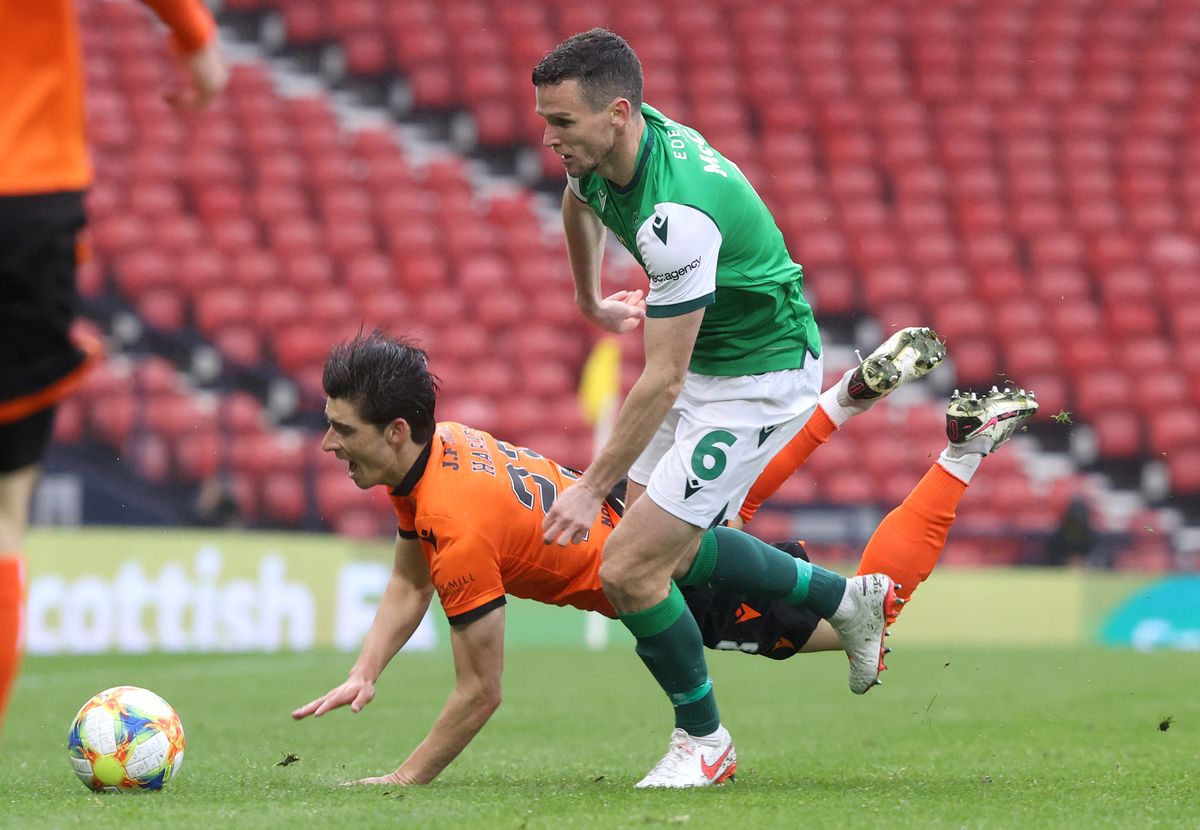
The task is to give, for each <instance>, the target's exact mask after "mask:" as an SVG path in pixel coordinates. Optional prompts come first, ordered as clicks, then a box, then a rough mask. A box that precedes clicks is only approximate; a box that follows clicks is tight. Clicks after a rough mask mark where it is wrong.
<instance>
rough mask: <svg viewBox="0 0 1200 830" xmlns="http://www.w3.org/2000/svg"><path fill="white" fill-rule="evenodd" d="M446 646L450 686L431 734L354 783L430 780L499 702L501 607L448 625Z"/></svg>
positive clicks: (402, 783) (406, 783)
mask: <svg viewBox="0 0 1200 830" xmlns="http://www.w3.org/2000/svg"><path fill="white" fill-rule="evenodd" d="M450 645H451V648H452V649H453V651H454V672H455V681H454V690H453V691H452V692H451V693H450V697H449V699H447V700H446V705H445V706H444V707H442V712H441V714H440V715H438V718H437V720H436V721H434V724H433V728H432V729H431V730H430V731H429V735H428V736H427V737H426V738H425V740H423V741H421V744H420V745H419V746H418V747H417V748H416V749H414V750H413V752H412V754H411V755H409V756H408V758H407V759H406V760H405V762H404V763H403V764H401V765H400V767H399V768H398V769H397V770H396V771H395V772H393V773H390V774H388V775H383V776H380V777H378V778H364V779H362V780H361V781H358V782H357V783H359V784H391V785H393V786H411V785H414V784H428V783H429V782H431V781H433V779H435V778H437V777H438V775H439V774H440V773H441V771H442V770H444V769H445V768H446V767H447V766H448V765H449V764H450V762H451V761H453V760H454V759H455V758H457V757H458V756H459V755H460V754H461V753H462V751H463V750H464V749H466V748H467V744H469V743H470V742H471V740H472V739H473V738H474V737H475V736H476V735H477V734H479V730H480V729H482V728H483V725H484V724H485V723H487V722H488V719H489V718H490V717H491V716H492V713H493V712H495V711H496V709H497V708H498V707H499V706H500V678H501V675H502V674H503V671H504V608H503V606H502V607H500V608H496V609H495V610H492V611H489V612H488V613H487V614H485V615H484V616H482V617H480V618H479V619H477V620H473V621H472V622H469V623H467V624H466V625H461V626H451V628H450Z"/></svg>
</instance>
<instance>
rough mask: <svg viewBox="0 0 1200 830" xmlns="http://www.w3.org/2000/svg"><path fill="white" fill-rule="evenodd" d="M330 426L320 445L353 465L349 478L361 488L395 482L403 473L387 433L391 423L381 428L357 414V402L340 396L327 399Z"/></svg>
mask: <svg viewBox="0 0 1200 830" xmlns="http://www.w3.org/2000/svg"><path fill="white" fill-rule="evenodd" d="M325 417H326V418H327V419H328V420H329V429H327V430H325V437H324V439H322V441H321V449H323V450H324V451H325V452H331V453H333V454H334V455H336V456H337V457H338V458H340V459H341V460H342V461H345V462H347V463H348V464H349V465H350V469H349V475H350V480H351V481H353V482H354V483H355V484H357V485H358V486H359V487H360V488H362V489H364V490H365V489H367V488H368V487H374V486H375V485H377V484H387V485H390V486H394V485H396V484H398V483H399V482H400V480H401V479H402V478H403V477H404V472H403V471H397V469H396V466H397V462H396V450H395V447H394V446H393V445H392V444H391V443H389V441H388V439H387V436H388V430H389V429H391V427H385V428H383V429H380V428H379V427H377V426H376V425H375V424H368V423H366V422H364V421H363V420H362V419H361V418H359V417H358V412H357V411H356V410H355V408H354V406H353V405H352V404H351V403H350V402H349V401H345V400H341V399H340V398H329V399H328V400H327V401H326V402H325Z"/></svg>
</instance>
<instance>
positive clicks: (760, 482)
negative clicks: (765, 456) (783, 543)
mask: <svg viewBox="0 0 1200 830" xmlns="http://www.w3.org/2000/svg"><path fill="white" fill-rule="evenodd" d="M835 432H837V424H835V423H834V422H833V421H831V420H830V419H829V416H828V415H826V414H825V410H824V409H822V408H821V407H820V406H818V407H817V408H816V409H815V410H813V414H812V416H811V417H810V418H809V419H808V423H806V424H805V425H804V428H803V429H802V430H800V431H799V432H798V433H796V437H795V438H793V439H792V440H791V441H789V442H788V445H787V446H786V447H784V448H783V449H782V450H780V451H779V452H778V453H777V454H776V455H775V457H774V458H772V459H771V461H770V463H769V464H767V468H766V469H765V470H763V471H762V473H760V474H759V476H758V478H757V479H756V480H755V482H754V484H753V486H751V488H750V492H749V493H748V494H747V495H746V500H745V501H744V502H742V509H741V510H739V511H738V515H739V516H741V517H742V521H744V522H749V521H750V520H751V519H753V518H754V514H755V513H757V512H758V508H760V507H762V503H763V502H764V501H766V500H767V499H769V498H770V497H771V496H773V495H774V494H775V491H776V490H778V489H779V488H780V486H782V485H783V483H784V482H785V481H787V480H788V479H789V478H791V477H792V474H793V473H795V472H796V470H799V469H800V468H801V467H802V466H803V465H804V462H805V461H807V460H808V457H809V456H810V455H812V452H813V450H815V449H816V448H817V447H819V446H821V445H822V444H824V443H825V442H826V441H828V440H829V436H830V435H833V434H834V433H835Z"/></svg>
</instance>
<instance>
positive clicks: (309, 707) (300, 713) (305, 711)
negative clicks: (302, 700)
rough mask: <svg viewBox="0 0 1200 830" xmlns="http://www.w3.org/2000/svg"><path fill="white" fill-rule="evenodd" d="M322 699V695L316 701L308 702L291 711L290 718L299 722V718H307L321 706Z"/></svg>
mask: <svg viewBox="0 0 1200 830" xmlns="http://www.w3.org/2000/svg"><path fill="white" fill-rule="evenodd" d="M324 699H325V697H324V695H322V696H321V697H319V698H317V699H316V700H310V701H309V702H308V703H306V704H304V705H303V706H301V707H300V708H299V709H294V710H292V717H293V718H295V719H296V720H300V719H301V718H307V717H308V716H309V715H311V714H312V713H313V712H315V711H316V709H317V707H318V706H320V705H321V701H322V700H324Z"/></svg>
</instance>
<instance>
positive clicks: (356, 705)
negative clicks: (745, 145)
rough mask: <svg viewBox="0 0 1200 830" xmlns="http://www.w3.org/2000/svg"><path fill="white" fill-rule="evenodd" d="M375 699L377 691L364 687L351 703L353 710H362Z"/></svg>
mask: <svg viewBox="0 0 1200 830" xmlns="http://www.w3.org/2000/svg"><path fill="white" fill-rule="evenodd" d="M374 699H375V692H374V691H373V690H371V689H368V688H365V687H364V688H363V689H362V690H361V691H360V692H359V693H358V695H357V696H355V698H354V702H353V703H351V704H350V711H351V712H361V711H362V710H363V707H364V706H366V705H367V704H368V703H370V702H371V701H372V700H374Z"/></svg>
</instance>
